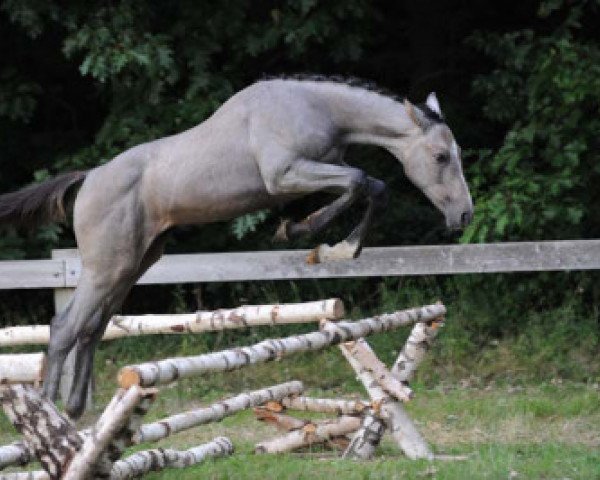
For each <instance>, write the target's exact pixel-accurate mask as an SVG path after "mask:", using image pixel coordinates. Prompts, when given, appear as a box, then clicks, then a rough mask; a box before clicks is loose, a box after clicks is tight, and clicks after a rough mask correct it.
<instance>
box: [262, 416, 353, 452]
mask: <svg viewBox="0 0 600 480" xmlns="http://www.w3.org/2000/svg"><path fill="white" fill-rule="evenodd" d="M360 424H361V419H360V417H351V416H346V415H345V416H342V417H339V418H337V419H335V420H325V421H323V422H318V423H312V422H310V423H307V424H305V425H304V426H303V427H302V428H300V429H298V430H293V431H291V432H289V433H287V434H285V435H283V436H281V437H277V438H274V439H271V440H268V441H266V442H261V443H258V444H257V445H256V447H255V448H254V451H255V452H256V453H283V452H289V451H292V450H296V449H298V448H302V447H307V446H310V445H314V444H317V443H324V442H327V441H328V440H330V439H331V438H336V437H340V436H342V435H347V434H348V433H351V432H354V431H355V430H357V429H358V428H359V427H360Z"/></svg>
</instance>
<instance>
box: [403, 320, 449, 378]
mask: <svg viewBox="0 0 600 480" xmlns="http://www.w3.org/2000/svg"><path fill="white" fill-rule="evenodd" d="M442 325H443V323H442V322H438V321H432V322H427V323H425V322H423V323H417V324H415V326H414V327H413V329H412V330H411V332H410V335H409V336H408V338H407V339H406V343H405V344H404V347H403V348H402V351H401V352H400V354H399V355H398V358H397V359H396V362H395V363H394V366H393V367H392V375H394V377H396V379H398V380H399V381H401V382H403V383H408V382H410V381H411V380H412V379H413V377H414V376H415V372H416V370H417V368H418V367H419V365H420V364H421V362H422V361H423V359H424V358H425V355H426V354H427V351H428V350H429V348H430V347H431V345H432V344H433V341H434V340H435V337H436V336H437V333H438V331H439V328H440V327H441V326H442Z"/></svg>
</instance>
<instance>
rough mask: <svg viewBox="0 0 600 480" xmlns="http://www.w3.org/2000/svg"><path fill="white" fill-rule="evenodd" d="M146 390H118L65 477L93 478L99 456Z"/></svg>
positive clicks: (136, 388) (137, 388)
mask: <svg viewBox="0 0 600 480" xmlns="http://www.w3.org/2000/svg"><path fill="white" fill-rule="evenodd" d="M145 395H146V392H145V391H144V390H143V389H141V388H140V387H136V386H133V387H131V388H129V389H128V390H119V391H118V392H117V393H116V394H115V396H114V397H113V400H112V401H111V402H110V403H109V405H108V407H106V409H105V410H104V412H103V413H102V415H101V416H100V418H99V419H98V421H97V422H96V425H95V426H94V427H93V428H92V431H91V432H90V434H89V435H87V436H86V438H85V440H84V442H83V445H82V446H81V449H80V450H79V451H78V452H77V454H76V455H75V456H74V457H73V459H72V460H71V464H70V465H69V468H68V470H67V471H66V473H65V475H64V476H63V480H85V479H87V478H90V476H91V475H92V473H93V472H94V470H95V468H96V464H97V463H98V460H99V459H100V456H101V455H102V454H103V452H104V451H105V450H106V448H107V446H108V445H109V444H110V442H111V440H112V439H113V438H114V437H115V436H116V435H117V433H118V432H119V431H120V430H121V429H122V428H123V427H124V426H126V424H127V420H128V419H129V417H130V416H131V414H132V413H133V410H134V409H135V407H136V406H137V405H138V404H139V403H140V401H141V400H142V398H143V397H144V396H145Z"/></svg>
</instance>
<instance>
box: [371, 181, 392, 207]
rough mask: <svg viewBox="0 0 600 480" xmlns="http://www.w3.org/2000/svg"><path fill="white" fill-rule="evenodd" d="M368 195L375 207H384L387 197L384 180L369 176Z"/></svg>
mask: <svg viewBox="0 0 600 480" xmlns="http://www.w3.org/2000/svg"><path fill="white" fill-rule="evenodd" d="M369 196H370V197H371V200H372V201H373V204H374V205H375V206H376V207H377V208H385V207H386V206H387V204H388V198H389V196H388V188H387V185H386V184H385V182H382V181H381V180H379V179H377V178H369Z"/></svg>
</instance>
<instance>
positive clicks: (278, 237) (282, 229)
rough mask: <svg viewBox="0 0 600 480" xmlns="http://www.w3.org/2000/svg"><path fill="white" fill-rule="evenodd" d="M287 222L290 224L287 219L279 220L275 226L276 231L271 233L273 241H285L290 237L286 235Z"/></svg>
mask: <svg viewBox="0 0 600 480" xmlns="http://www.w3.org/2000/svg"><path fill="white" fill-rule="evenodd" d="M289 224H290V220H289V219H285V220H282V221H281V223H280V224H279V227H278V228H277V231H276V232H275V235H273V241H274V242H287V241H288V240H289V239H290V238H289V236H288V226H289Z"/></svg>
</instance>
